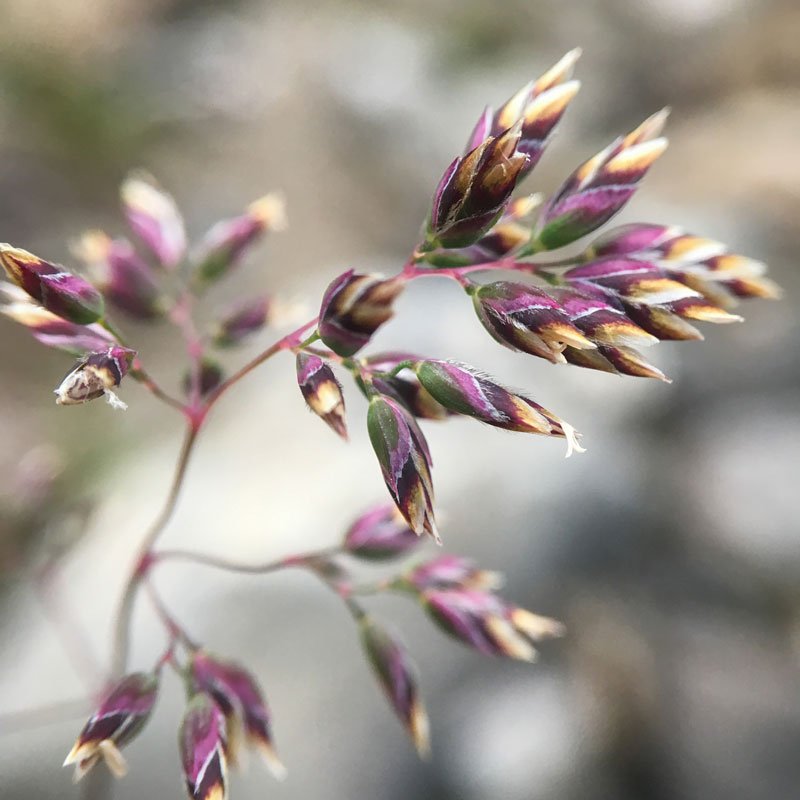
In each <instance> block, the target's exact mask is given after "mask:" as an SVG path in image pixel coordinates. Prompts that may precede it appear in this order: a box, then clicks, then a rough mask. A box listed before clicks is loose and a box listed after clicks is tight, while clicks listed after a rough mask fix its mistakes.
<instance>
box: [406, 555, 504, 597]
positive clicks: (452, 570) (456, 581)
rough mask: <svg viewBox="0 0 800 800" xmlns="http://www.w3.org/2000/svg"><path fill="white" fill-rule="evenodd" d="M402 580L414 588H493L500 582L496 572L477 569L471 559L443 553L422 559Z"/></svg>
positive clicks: (500, 579)
mask: <svg viewBox="0 0 800 800" xmlns="http://www.w3.org/2000/svg"><path fill="white" fill-rule="evenodd" d="M403 580H404V581H406V582H407V583H409V584H410V585H411V586H413V587H414V588H415V589H419V590H421V591H424V590H426V589H446V588H460V589H478V590H489V589H495V588H497V587H499V586H500V585H501V584H502V577H501V576H500V575H499V574H498V573H496V572H490V571H489V570H485V569H479V568H478V567H476V566H475V562H474V561H472V559H469V558H464V557H463V556H454V555H449V554H448V555H443V556H439V557H437V558H433V559H431V560H430V561H424V562H423V563H422V564H418V565H417V566H415V567H413V568H412V569H410V570H409V571H408V572H406V573H405V574H404V575H403Z"/></svg>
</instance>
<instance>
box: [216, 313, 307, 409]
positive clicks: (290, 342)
mask: <svg viewBox="0 0 800 800" xmlns="http://www.w3.org/2000/svg"><path fill="white" fill-rule="evenodd" d="M317 321H318V320H317V317H314V319H311V320H309V321H308V322H306V323H304V324H303V325H301V326H300V327H299V328H297V329H296V330H294V331H292V332H291V333H288V334H287V335H286V336H284V337H283V338H282V339H278V341H277V342H275V343H274V344H272V345H271V346H270V347H268V348H267V349H266V350H264V351H262V352H261V353H259V354H258V355H257V356H256V357H255V358H253V359H252V360H250V361H248V362H247V363H246V364H245V365H244V366H243V367H242V368H241V369H239V370H238V371H237V372H234V374H233V375H231V376H230V378H228V379H227V380H224V381H223V382H222V383H221V384H220V385H219V386H217V388H216V389H214V391H212V392H211V393H210V394H209V395H208V399H207V400H206V406H205V410H206V412H208V410H209V409H210V408H211V407H212V406H213V405H214V404H215V403H216V402H217V401H218V400H219V398H220V397H222V395H223V394H225V392H227V391H228V389H230V388H231V387H232V386H233V385H234V384H236V383H238V382H239V381H240V380H241V379H242V378H244V377H245V376H246V375H249V374H250V373H251V372H252V371H253V370H254V369H255V368H256V367H259V366H261V364H263V363H264V362H265V361H267V360H268V359H270V358H272V356H274V355H275V354H276V353H280V352H281V351H282V350H291V349H292V348H294V347H299V346H300V345H301V344H302V343H303V334H304V333H305V332H306V331H307V330H308V329H309V328H310V327H312V326H313V325H316V324H317ZM309 340H310V341H315V338H314V337H313V336H312V337H309ZM309 340H306V341H309Z"/></svg>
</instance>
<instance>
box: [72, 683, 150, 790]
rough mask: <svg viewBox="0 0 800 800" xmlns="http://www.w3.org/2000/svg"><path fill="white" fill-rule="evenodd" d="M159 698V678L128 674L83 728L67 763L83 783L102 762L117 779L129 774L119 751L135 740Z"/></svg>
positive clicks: (76, 778)
mask: <svg viewBox="0 0 800 800" xmlns="http://www.w3.org/2000/svg"><path fill="white" fill-rule="evenodd" d="M157 695H158V676H157V675H155V674H153V673H143V672H136V673H134V674H132V675H126V676H125V677H124V678H123V679H122V680H121V681H119V682H118V683H117V684H116V686H114V688H113V689H111V691H110V692H109V693H108V694H107V695H106V697H105V699H104V700H103V701H102V703H100V706H99V707H98V709H97V711H95V712H94V714H92V716H91V717H90V718H89V720H88V722H87V723H86V725H85V726H84V728H83V730H82V731H81V733H80V735H79V736H78V738H77V740H76V742H75V744H74V745H73V747H72V750H70V752H69V754H68V755H67V757H66V759H65V760H64V766H65V767H66V766H69V765H71V764H75V780H80V779H81V778H82V777H83V776H84V775H85V774H86V773H87V772H88V771H89V770H90V769H91V768H92V767H94V766H95V764H97V763H98V762H99V761H100V760H101V759H103V760H105V762H106V764H107V765H108V768H109V769H110V770H111V771H112V772H113V773H114V774H115V775H117V776H118V777H121V776H122V775H124V774H125V772H126V771H127V765H126V764H125V759H124V758H123V757H122V755H121V753H120V752H119V748H120V747H122V746H123V745H125V744H127V743H128V742H130V741H131V740H132V739H133V738H135V737H136V736H137V735H138V734H139V733H140V731H141V730H142V728H143V727H144V726H145V724H146V723H147V720H148V719H149V718H150V714H151V713H152V711H153V707H154V706H155V702H156V697H157Z"/></svg>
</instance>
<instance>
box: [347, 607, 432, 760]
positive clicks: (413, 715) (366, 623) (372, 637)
mask: <svg viewBox="0 0 800 800" xmlns="http://www.w3.org/2000/svg"><path fill="white" fill-rule="evenodd" d="M359 627H360V630H361V643H362V645H363V647H364V651H365V653H366V655H367V658H368V659H369V662H370V664H371V666H372V669H373V671H374V673H375V676H376V677H377V679H378V682H379V683H380V685H381V688H382V689H383V691H384V693H385V695H386V697H387V699H388V700H389V703H390V704H391V706H392V708H393V710H394V712H395V714H396V715H397V717H398V719H399V720H400V721H401V722H402V723H403V726H404V727H405V728H406V730H407V731H408V734H409V736H410V737H411V741H412V742H413V743H414V747H415V748H416V750H417V752H418V753H419V755H420V756H421V757H422V758H427V757H428V755H429V754H430V733H429V728H428V715H427V712H426V711H425V707H424V706H423V704H422V700H421V698H420V696H419V689H418V687H417V682H418V673H417V668H416V666H415V665H414V663H413V662H412V661H411V658H410V656H409V655H408V653H407V652H406V649H405V648H404V647H403V645H402V644H401V643H400V640H399V639H398V638H397V636H396V635H394V634H392V633H390V632H389V631H388V630H387V629H386V628H384V627H383V626H382V625H379V624H378V623H377V622H376V620H375V619H374V618H372V617H370V616H364V617H362V618H361V619H360V623H359Z"/></svg>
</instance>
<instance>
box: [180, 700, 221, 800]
mask: <svg viewBox="0 0 800 800" xmlns="http://www.w3.org/2000/svg"><path fill="white" fill-rule="evenodd" d="M226 747H227V741H226V730H225V717H224V716H223V713H222V711H221V710H220V708H219V706H218V705H217V704H216V703H215V702H214V700H213V699H212V698H211V696H210V695H208V694H206V693H205V692H197V693H196V694H194V695H193V696H192V697H191V699H190V700H189V702H188V703H187V705H186V710H185V712H184V715H183V720H182V722H181V726H180V729H179V731H178V749H179V751H180V757H181V766H182V768H183V777H184V781H185V784H186V791H187V793H188V795H189V797H190V798H191V800H225V798H226V797H227V783H228V764H227V757H226V753H225V750H226Z"/></svg>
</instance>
